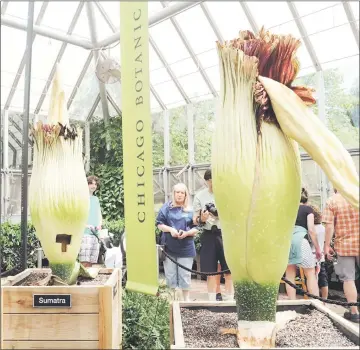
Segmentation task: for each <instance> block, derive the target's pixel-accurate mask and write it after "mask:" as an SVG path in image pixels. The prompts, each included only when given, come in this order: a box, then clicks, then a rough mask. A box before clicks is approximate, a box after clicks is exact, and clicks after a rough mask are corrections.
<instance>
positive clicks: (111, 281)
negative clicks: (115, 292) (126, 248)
mask: <svg viewBox="0 0 360 350" xmlns="http://www.w3.org/2000/svg"><path fill="white" fill-rule="evenodd" d="M118 271H119V269H113V271H112V274H111V276H110V277H109V279H108V280H107V281H106V283H105V285H106V286H114V285H115V284H116V283H117V280H118Z"/></svg>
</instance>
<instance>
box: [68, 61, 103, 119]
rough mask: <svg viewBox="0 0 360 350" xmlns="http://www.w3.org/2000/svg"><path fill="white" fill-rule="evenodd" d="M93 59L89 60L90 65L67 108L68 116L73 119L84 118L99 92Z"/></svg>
mask: <svg viewBox="0 0 360 350" xmlns="http://www.w3.org/2000/svg"><path fill="white" fill-rule="evenodd" d="M94 69H95V68H94V61H91V63H90V66H89V68H88V70H87V72H86V74H85V76H84V79H83V81H82V82H81V84H80V86H79V89H78V91H77V94H76V95H75V98H74V101H73V102H72V104H71V106H70V110H69V116H70V117H71V118H72V119H75V120H85V118H86V117H87V116H88V114H89V111H90V109H91V107H92V105H93V103H94V101H95V99H96V96H97V95H98V94H99V83H98V81H97V77H96V75H95V74H94Z"/></svg>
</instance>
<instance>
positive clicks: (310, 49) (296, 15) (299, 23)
mask: <svg viewBox="0 0 360 350" xmlns="http://www.w3.org/2000/svg"><path fill="white" fill-rule="evenodd" d="M287 4H288V6H289V9H290V12H291V14H292V16H293V18H294V21H295V23H296V25H297V27H298V29H299V32H300V34H301V37H302V39H303V40H304V43H305V46H306V48H307V50H308V52H309V54H310V57H311V60H312V63H313V65H314V67H315V69H316V70H317V71H321V64H320V61H319V59H318V57H317V55H316V52H315V49H314V47H313V45H312V43H311V41H310V39H309V36H308V34H307V32H306V29H305V27H304V24H303V22H302V20H301V18H300V15H299V12H298V10H297V8H296V6H295V5H294V3H292V2H291V1H288V2H287Z"/></svg>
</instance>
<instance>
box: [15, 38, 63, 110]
mask: <svg viewBox="0 0 360 350" xmlns="http://www.w3.org/2000/svg"><path fill="white" fill-rule="evenodd" d="M61 44H62V43H61V42H60V41H57V40H52V39H49V38H45V37H42V36H39V35H37V36H36V38H35V41H34V44H33V51H32V61H31V94H30V111H31V112H33V111H34V109H35V108H36V105H37V103H38V101H39V98H40V96H41V93H42V90H43V88H44V86H45V84H46V82H47V79H48V78H49V74H50V71H51V68H52V66H53V64H54V62H55V59H56V57H57V54H58V52H59V50H60V47H61ZM44 52H46V54H44ZM24 74H25V69H24V71H23V73H22V76H21V79H20V81H19V85H18V88H17V91H16V92H15V95H14V98H13V102H12V104H14V105H15V106H17V105H22V103H23V98H24V97H23V96H24V88H25V86H24V82H25V81H24Z"/></svg>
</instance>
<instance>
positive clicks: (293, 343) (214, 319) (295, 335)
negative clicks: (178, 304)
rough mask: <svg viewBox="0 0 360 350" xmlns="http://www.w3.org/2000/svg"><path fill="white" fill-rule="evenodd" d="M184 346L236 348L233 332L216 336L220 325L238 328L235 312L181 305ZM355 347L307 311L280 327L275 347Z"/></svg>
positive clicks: (324, 319)
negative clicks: (214, 310) (192, 308)
mask: <svg viewBox="0 0 360 350" xmlns="http://www.w3.org/2000/svg"><path fill="white" fill-rule="evenodd" d="M181 318H182V324H183V332H184V338H185V345H186V347H189V348H190V347H193V348H197V349H199V348H223V349H224V348H237V347H238V344H237V341H236V337H235V335H230V334H228V335H219V329H220V328H237V315H236V313H227V312H223V313H221V312H212V311H209V310H206V309H202V310H191V309H188V308H181ZM329 346H331V347H338V348H340V347H342V348H344V347H349V346H356V345H355V344H354V343H352V342H351V341H350V340H348V338H346V337H345V336H344V335H343V334H342V333H341V332H340V331H339V330H338V329H337V328H336V327H335V326H334V325H333V323H332V321H331V320H330V319H329V318H328V317H327V316H325V315H324V314H323V313H322V312H320V311H317V310H310V311H309V313H308V314H304V315H300V314H299V317H297V318H296V319H295V320H291V321H289V322H288V323H287V325H286V327H285V328H283V329H281V330H279V331H278V333H277V336H276V347H277V348H284V347H288V348H299V347H309V348H313V347H325V348H326V347H329Z"/></svg>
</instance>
